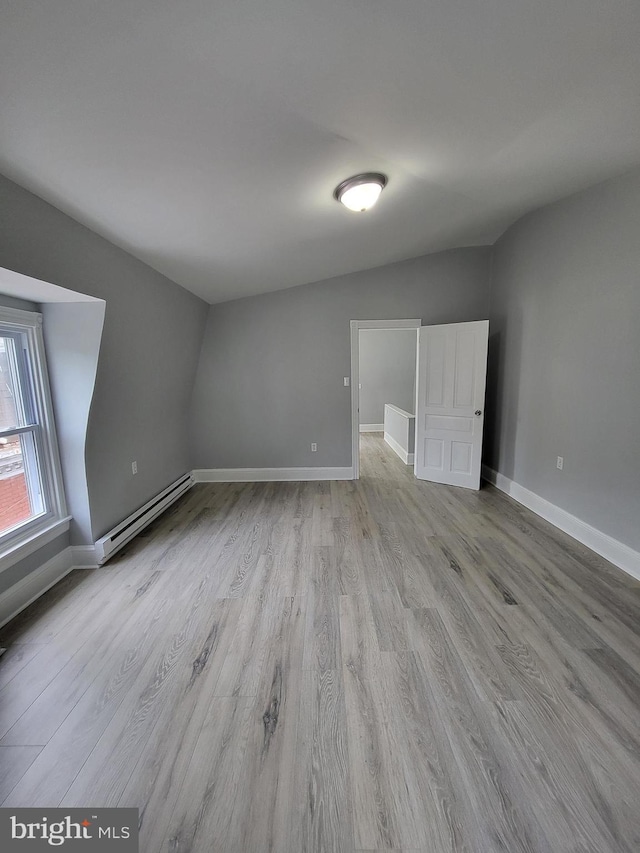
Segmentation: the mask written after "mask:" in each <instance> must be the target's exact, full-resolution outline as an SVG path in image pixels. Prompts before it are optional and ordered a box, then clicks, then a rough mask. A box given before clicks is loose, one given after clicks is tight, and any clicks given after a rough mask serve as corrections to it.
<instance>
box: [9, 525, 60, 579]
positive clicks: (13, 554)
mask: <svg viewBox="0 0 640 853" xmlns="http://www.w3.org/2000/svg"><path fill="white" fill-rule="evenodd" d="M70 522H71V516H70V515H68V516H66V517H65V518H60V519H56V521H52V522H49V523H48V524H46V525H45V526H44V527H41V528H39V529H38V530H34V531H32V532H31V533H30V534H29V535H28V536H27V537H26V538H25V539H23V540H22V541H20V542H19V543H16V544H15V545H10V546H9V547H8V548H7V550H6V551H3V552H2V553H1V554H0V574H1V573H2V572H4V571H5V569H9V568H11V566H15V564H16V563H19V562H20V560H23V559H24V558H25V557H28V556H29V555H30V554H33V553H34V552H35V551H38V550H39V549H40V548H42V547H44V546H45V545H47V544H48V543H49V542H53V540H54V539H57V538H58V536H62V534H63V533H66V531H67V530H68V529H69V523H70Z"/></svg>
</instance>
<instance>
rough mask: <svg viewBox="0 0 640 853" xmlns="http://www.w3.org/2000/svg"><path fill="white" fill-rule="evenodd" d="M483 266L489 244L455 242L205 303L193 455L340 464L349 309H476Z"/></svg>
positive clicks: (439, 314) (343, 459) (205, 463)
mask: <svg viewBox="0 0 640 853" xmlns="http://www.w3.org/2000/svg"><path fill="white" fill-rule="evenodd" d="M489 271H490V250H489V249H486V248H478V249H476V248H474V249H458V250H455V251H450V252H441V253H438V254H434V255H427V256H425V257H422V258H415V259H413V260H410V261H404V262H402V263H398V264H393V265H390V266H386V267H379V268H377V269H374V270H368V271H365V272H359V273H353V274H352V275H347V276H341V277H340V278H335V279H331V280H329V281H325V282H320V283H316V284H309V285H304V286H302V287H296V288H292V289H287V290H281V291H278V292H276V293H269V294H264V295H261V296H255V297H251V298H248V299H239V300H236V301H233V302H226V303H223V304H222V305H215V306H212V307H211V309H210V311H209V318H208V322H207V328H206V332H205V337H204V341H203V345H202V353H201V358H200V364H199V367H198V374H197V379H196V385H195V389H194V396H193V406H192V410H191V418H190V421H191V424H192V439H193V447H194V456H193V462H194V467H196V468H263V467H297V466H320V467H325V466H332V467H333V466H336V467H344V466H350V465H351V403H350V400H351V398H350V389H349V388H345V387H344V385H343V377H344V376H349V374H350V369H351V367H350V358H351V356H350V337H349V321H350V320H370V319H393V318H396V319H397V318H411V317H416V318H417V317H421V318H422V320H423V322H425V323H452V322H457V321H464V320H479V319H483V318H486V317H487V316H488V309H489ZM312 441H315V442H317V443H318V452H317V453H311V449H310V445H311V442H312Z"/></svg>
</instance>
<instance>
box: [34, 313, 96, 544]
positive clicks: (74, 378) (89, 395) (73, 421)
mask: <svg viewBox="0 0 640 853" xmlns="http://www.w3.org/2000/svg"><path fill="white" fill-rule="evenodd" d="M104 310H105V303H104V302H103V301H96V302H57V303H49V304H44V305H43V306H42V314H43V332H44V340H45V347H46V350H47V366H48V370H49V380H50V384H51V397H52V399H53V409H54V415H55V421H56V430H57V433H58V445H59V448H60V459H61V466H62V474H63V478H64V490H65V495H66V498H67V508H68V511H69V515H71V516H72V520H71V529H70V538H71V544H72V545H82V544H86V543H87V542H92V541H93V539H92V530H91V506H90V504H89V491H88V488H87V469H86V460H85V443H86V437H87V428H88V423H89V411H90V408H91V401H92V399H93V390H94V386H95V380H96V370H97V367H98V355H99V351H100V340H101V338H102V327H103V324H104Z"/></svg>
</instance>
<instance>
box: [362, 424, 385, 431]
mask: <svg viewBox="0 0 640 853" xmlns="http://www.w3.org/2000/svg"><path fill="white" fill-rule="evenodd" d="M360 432H384V424H360Z"/></svg>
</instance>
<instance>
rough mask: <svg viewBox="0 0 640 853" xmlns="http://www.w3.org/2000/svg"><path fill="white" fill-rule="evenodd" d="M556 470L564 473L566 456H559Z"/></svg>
mask: <svg viewBox="0 0 640 853" xmlns="http://www.w3.org/2000/svg"><path fill="white" fill-rule="evenodd" d="M556 468H557V469H558V470H559V471H562V469H563V468H564V456H558V460H557V462H556Z"/></svg>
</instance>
